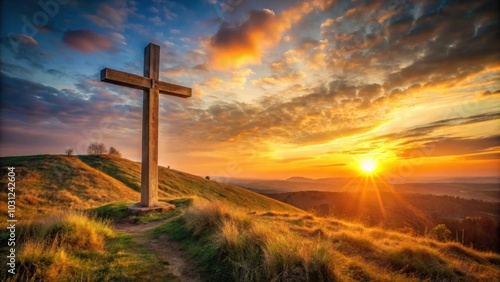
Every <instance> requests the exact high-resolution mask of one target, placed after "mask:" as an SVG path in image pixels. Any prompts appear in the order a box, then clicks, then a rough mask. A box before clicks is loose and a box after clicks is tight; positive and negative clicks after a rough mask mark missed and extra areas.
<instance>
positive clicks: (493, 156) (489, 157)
mask: <svg viewBox="0 0 500 282" xmlns="http://www.w3.org/2000/svg"><path fill="white" fill-rule="evenodd" d="M463 159H465V160H500V153H487V154H477V155H472V156H465V157H463Z"/></svg>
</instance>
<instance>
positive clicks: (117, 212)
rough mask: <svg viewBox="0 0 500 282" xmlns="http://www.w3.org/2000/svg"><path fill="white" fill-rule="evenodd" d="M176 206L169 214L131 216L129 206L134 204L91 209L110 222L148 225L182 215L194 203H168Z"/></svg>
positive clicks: (119, 204)
mask: <svg viewBox="0 0 500 282" xmlns="http://www.w3.org/2000/svg"><path fill="white" fill-rule="evenodd" d="M166 202H168V203H171V204H173V205H175V206H176V209H173V210H170V211H167V212H151V213H145V214H140V215H130V214H129V213H128V206H129V205H131V204H132V202H116V203H112V204H107V205H104V206H101V207H97V208H93V209H90V210H89V211H90V212H92V213H94V214H95V215H96V216H97V217H99V218H103V219H107V220H110V221H112V222H125V221H128V222H132V223H136V224H146V223H150V222H154V221H158V220H163V219H168V218H171V217H174V216H177V215H180V214H181V213H182V211H183V210H185V209H186V208H187V207H188V206H189V205H190V204H191V202H192V199H191V198H177V199H172V200H168V201H166Z"/></svg>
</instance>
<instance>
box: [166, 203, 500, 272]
mask: <svg viewBox="0 0 500 282" xmlns="http://www.w3.org/2000/svg"><path fill="white" fill-rule="evenodd" d="M167 225H170V227H171V228H164V227H161V228H160V229H159V230H163V231H165V232H170V233H171V234H175V236H173V237H174V239H177V240H180V241H181V242H185V243H186V244H184V246H185V247H186V248H188V249H190V250H191V252H192V253H193V254H195V260H198V262H199V264H200V266H201V267H202V268H204V269H205V270H206V272H207V273H208V274H207V275H209V277H210V279H212V278H213V279H221V273H223V274H224V275H226V276H224V281H226V280H228V281H337V280H341V281H343V280H355V281H373V280H375V281H384V280H397V281H412V280H428V279H430V280H472V281H474V280H485V279H486V280H489V281H498V277H499V276H498V275H499V274H500V268H499V264H498V260H499V259H500V256H499V255H498V254H493V253H483V252H478V251H475V250H472V249H469V248H465V247H463V246H460V245H457V244H454V243H442V242H438V241H435V240H431V239H428V238H417V237H412V236H410V235H406V234H401V233H397V232H391V231H387V230H383V229H377V228H365V227H363V226H361V225H356V224H352V223H347V222H342V221H339V220H334V219H333V220H332V219H322V218H316V217H314V216H311V215H305V214H290V213H274V212H273V213H269V212H266V213H262V214H258V213H248V212H247V211H245V210H242V209H237V208H234V207H233V206H228V205H227V204H224V203H222V202H217V201H211V202H208V201H203V200H200V199H197V200H196V201H194V202H193V205H192V206H191V207H190V208H189V209H188V210H187V211H186V213H185V214H184V215H183V217H182V220H179V221H176V222H172V223H169V224H167ZM179 230H183V231H182V232H180V231H179ZM210 275H211V276H210Z"/></svg>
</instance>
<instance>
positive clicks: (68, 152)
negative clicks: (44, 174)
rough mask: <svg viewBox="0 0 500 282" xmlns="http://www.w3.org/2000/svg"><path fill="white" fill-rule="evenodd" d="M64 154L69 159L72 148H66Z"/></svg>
mask: <svg viewBox="0 0 500 282" xmlns="http://www.w3.org/2000/svg"><path fill="white" fill-rule="evenodd" d="M64 153H65V154H66V156H68V157H71V155H72V154H73V148H71V147H69V148H67V149H66V150H64Z"/></svg>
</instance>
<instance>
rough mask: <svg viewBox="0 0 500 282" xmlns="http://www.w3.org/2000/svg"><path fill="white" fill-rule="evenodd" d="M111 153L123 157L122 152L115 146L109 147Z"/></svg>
mask: <svg viewBox="0 0 500 282" xmlns="http://www.w3.org/2000/svg"><path fill="white" fill-rule="evenodd" d="M109 155H110V156H113V157H118V158H121V157H122V153H120V151H118V150H117V149H115V147H109Z"/></svg>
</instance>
